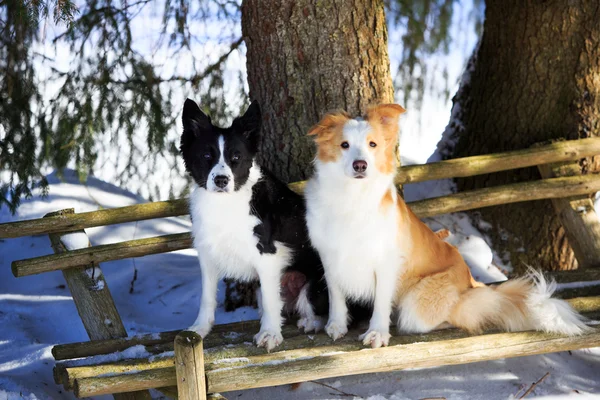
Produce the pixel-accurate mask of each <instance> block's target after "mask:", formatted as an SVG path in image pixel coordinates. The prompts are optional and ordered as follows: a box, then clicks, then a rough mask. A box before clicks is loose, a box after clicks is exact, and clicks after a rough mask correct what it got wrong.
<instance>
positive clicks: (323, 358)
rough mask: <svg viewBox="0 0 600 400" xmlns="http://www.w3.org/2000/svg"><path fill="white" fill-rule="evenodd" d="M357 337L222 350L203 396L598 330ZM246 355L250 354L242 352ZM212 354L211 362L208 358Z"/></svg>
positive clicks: (166, 378) (146, 375) (132, 382)
mask: <svg viewBox="0 0 600 400" xmlns="http://www.w3.org/2000/svg"><path fill="white" fill-rule="evenodd" d="M357 334H358V332H354V331H352V332H350V333H349V337H347V338H345V339H343V340H342V341H340V342H331V340H330V339H329V338H326V337H324V338H323V340H325V341H327V342H328V343H329V345H324V346H317V347H309V348H304V349H296V350H288V351H277V352H274V353H264V354H262V355H251V354H252V353H251V352H250V350H252V351H255V350H254V349H256V348H255V347H254V346H245V345H238V346H235V349H232V348H223V351H224V352H225V354H224V355H223V357H222V360H224V361H219V360H218V359H217V360H216V361H213V362H212V363H208V364H207V365H206V379H207V386H208V392H211V393H212V392H227V391H232V390H242V389H251V388H258V387H266V386H275V385H283V384H289V383H295V382H303V381H308V380H314V379H324V378H331V377H338V376H347V375H355V374H363V373H372V372H387V371H396V370H402V369H407V368H423V367H433V366H443V365H455V364H465V363H472V362H478V361H486V360H495V359H501V358H511V357H520V356H527V355H534V354H543V353H549V352H557V351H566V350H576V349H581V348H588V347H595V346H599V345H600V328H593V329H591V330H590V332H587V333H585V334H583V335H581V336H573V337H565V336H561V335H552V334H546V333H542V332H517V333H495V334H488V335H480V336H471V337H464V334H463V333H462V332H460V331H456V330H448V331H442V332H436V333H435V334H429V335H414V336H411V337H409V338H411V339H412V340H410V341H409V342H408V343H402V341H406V339H407V337H402V336H397V337H393V338H392V340H391V345H390V346H389V347H386V348H380V349H366V348H363V346H362V345H361V344H360V343H359V342H358V341H357V340H356V335H357ZM323 336H325V335H323V334H319V335H315V339H314V340H315V342H317V341H320V340H321V337H323ZM461 336H463V337H461ZM444 337H445V339H444ZM307 340H308V339H307ZM284 343H285V342H284ZM246 350H247V351H248V352H250V353H248V352H245V351H246ZM357 350H360V351H357ZM215 351H218V350H216V349H215ZM232 354H234V358H232ZM244 354H246V356H244ZM212 355H213V357H215V354H214V353H213V354H212ZM216 358H218V355H217V356H216ZM175 382H176V374H175V368H163V369H155V370H150V371H141V372H138V373H127V374H116V375H111V376H99V377H87V378H81V379H76V380H75V394H76V396H78V397H89V396H96V395H101V394H108V393H113V392H115V391H131V390H141V389H148V388H154V387H159V386H171V385H174V384H175Z"/></svg>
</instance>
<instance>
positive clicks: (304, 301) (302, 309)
mask: <svg viewBox="0 0 600 400" xmlns="http://www.w3.org/2000/svg"><path fill="white" fill-rule="evenodd" d="M309 286H310V283H307V284H306V285H304V287H303V288H302V289H301V290H300V294H299V295H298V299H297V300H296V311H297V312H298V314H299V315H300V319H298V328H301V329H303V330H304V332H311V331H315V332H319V331H320V330H321V329H323V326H324V325H325V323H324V320H323V318H322V317H319V316H317V315H316V314H315V310H314V308H313V305H312V304H311V303H310V300H309V299H308V289H309Z"/></svg>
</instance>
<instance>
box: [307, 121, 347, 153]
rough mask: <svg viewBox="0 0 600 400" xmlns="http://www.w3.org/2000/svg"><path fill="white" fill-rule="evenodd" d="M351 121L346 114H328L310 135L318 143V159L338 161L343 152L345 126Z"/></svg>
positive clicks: (311, 130)
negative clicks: (341, 145)
mask: <svg viewBox="0 0 600 400" xmlns="http://www.w3.org/2000/svg"><path fill="white" fill-rule="evenodd" d="M349 119H350V116H349V115H348V114H347V113H345V112H336V113H331V114H327V115H325V116H324V117H323V119H322V120H321V121H320V122H319V123H318V124H317V125H315V126H313V127H312V128H311V129H310V131H308V134H309V135H311V136H316V137H315V142H316V143H317V158H318V159H319V160H321V161H323V162H330V161H335V160H337V159H338V158H339V157H340V156H341V154H342V150H341V147H340V144H341V143H342V142H343V140H344V139H343V138H344V134H343V130H344V124H345V123H346V122H347V121H348V120H349Z"/></svg>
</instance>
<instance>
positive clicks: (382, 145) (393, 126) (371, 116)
mask: <svg viewBox="0 0 600 400" xmlns="http://www.w3.org/2000/svg"><path fill="white" fill-rule="evenodd" d="M405 111H406V110H404V108H402V107H400V106H399V105H397V104H382V105H380V106H375V107H370V108H369V110H368V111H367V115H366V117H365V119H366V120H367V121H368V122H369V125H371V127H372V128H373V131H372V133H371V135H369V137H367V141H371V140H373V141H374V142H375V143H377V147H376V148H375V149H376V150H375V152H376V153H375V156H376V163H375V166H376V167H377V169H378V170H379V171H381V172H382V173H384V174H391V173H393V172H394V169H395V168H396V162H395V160H396V144H397V143H398V129H399V127H398V117H399V116H400V114H402V113H404V112H405Z"/></svg>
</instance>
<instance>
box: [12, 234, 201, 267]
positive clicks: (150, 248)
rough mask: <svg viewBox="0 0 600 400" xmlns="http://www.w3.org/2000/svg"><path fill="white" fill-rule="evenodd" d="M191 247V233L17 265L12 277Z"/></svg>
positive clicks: (49, 256) (106, 246)
mask: <svg viewBox="0 0 600 400" xmlns="http://www.w3.org/2000/svg"><path fill="white" fill-rule="evenodd" d="M190 247H192V236H191V234H190V233H189V232H186V233H177V234H173V235H164V236H156V237H151V238H145V239H136V240H129V241H125V242H120V243H113V244H104V245H100V246H93V247H88V248H86V249H79V250H73V251H69V252H66V253H62V254H52V255H47V256H42V257H35V258H30V259H27V260H17V261H13V263H12V273H13V275H14V276H15V277H17V278H19V277H22V276H28V275H36V274H41V273H44V272H50V271H56V270H58V269H67V268H72V267H75V266H78V265H85V264H90V263H96V264H97V263H100V262H104V261H112V260H123V259H126V258H132V257H142V256H146V255H150V254H158V253H168V252H171V251H177V250H183V249H188V248H190Z"/></svg>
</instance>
